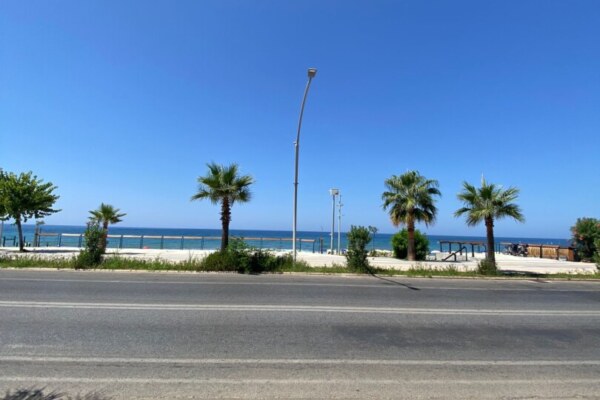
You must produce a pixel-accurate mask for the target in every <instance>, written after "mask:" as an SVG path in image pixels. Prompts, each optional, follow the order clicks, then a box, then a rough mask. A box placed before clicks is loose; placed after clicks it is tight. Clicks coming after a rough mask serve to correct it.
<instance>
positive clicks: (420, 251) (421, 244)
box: [392, 229, 429, 261]
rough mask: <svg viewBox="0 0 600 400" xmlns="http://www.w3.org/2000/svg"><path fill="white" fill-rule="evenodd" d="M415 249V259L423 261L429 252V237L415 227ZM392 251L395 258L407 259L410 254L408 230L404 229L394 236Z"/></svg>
mask: <svg viewBox="0 0 600 400" xmlns="http://www.w3.org/2000/svg"><path fill="white" fill-rule="evenodd" d="M414 241H415V243H414V249H415V260H416V261H423V260H425V258H427V254H429V239H427V236H426V235H425V234H424V233H422V232H421V231H419V230H418V229H415V232H414ZM392 251H393V254H394V258H398V259H401V260H405V259H406V258H407V256H408V231H407V230H406V229H402V230H401V231H400V232H398V233H396V234H395V235H394V236H392Z"/></svg>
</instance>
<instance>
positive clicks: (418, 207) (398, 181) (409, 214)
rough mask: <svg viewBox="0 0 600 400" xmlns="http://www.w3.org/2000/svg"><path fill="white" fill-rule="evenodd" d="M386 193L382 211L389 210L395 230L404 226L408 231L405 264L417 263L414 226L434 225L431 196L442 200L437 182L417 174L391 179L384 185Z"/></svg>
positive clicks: (434, 214) (433, 208)
mask: <svg viewBox="0 0 600 400" xmlns="http://www.w3.org/2000/svg"><path fill="white" fill-rule="evenodd" d="M385 186H386V188H387V191H385V192H383V195H382V196H381V198H382V200H383V209H384V210H387V209H389V213H390V219H391V220H392V223H393V224H394V226H398V225H400V224H404V225H406V229H407V231H408V249H407V250H408V260H409V261H414V260H415V259H416V252H415V222H424V223H425V225H429V224H431V223H433V222H434V221H435V216H436V214H437V208H436V207H435V204H434V203H435V199H434V196H441V195H442V194H441V192H440V191H439V189H438V186H439V184H438V181H436V180H434V179H426V178H425V177H424V176H422V175H421V174H419V172H418V171H408V172H406V173H404V174H402V175H400V176H396V175H392V177H391V178H389V179H387V180H386V181H385Z"/></svg>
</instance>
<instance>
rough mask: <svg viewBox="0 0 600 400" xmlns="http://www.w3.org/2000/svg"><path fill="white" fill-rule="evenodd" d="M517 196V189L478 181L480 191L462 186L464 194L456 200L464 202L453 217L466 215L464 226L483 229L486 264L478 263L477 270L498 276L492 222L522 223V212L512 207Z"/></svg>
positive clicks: (482, 179)
mask: <svg viewBox="0 0 600 400" xmlns="http://www.w3.org/2000/svg"><path fill="white" fill-rule="evenodd" d="M518 196H519V189H517V188H514V187H509V188H508V189H506V190H504V189H502V186H499V185H495V184H493V183H487V182H486V181H485V179H484V178H483V177H482V178H481V187H480V188H476V187H475V186H473V185H471V184H470V183H468V182H463V191H462V192H460V193H459V194H458V195H457V197H458V200H460V201H462V202H463V207H462V208H459V209H458V210H456V212H455V213H454V216H455V217H460V216H462V215H466V217H467V225H469V226H475V225H478V224H479V223H481V222H484V223H485V228H486V237H487V245H486V256H485V262H482V263H480V267H479V270H480V271H482V272H485V273H486V274H489V275H494V274H496V273H497V266H496V254H495V243H494V221H496V220H498V219H501V218H506V217H510V218H512V219H514V220H515V221H518V222H525V217H524V216H523V214H522V213H521V208H520V207H519V206H518V205H517V204H515V203H514V201H515V200H516V199H517V197H518Z"/></svg>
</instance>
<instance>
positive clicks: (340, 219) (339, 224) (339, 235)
mask: <svg viewBox="0 0 600 400" xmlns="http://www.w3.org/2000/svg"><path fill="white" fill-rule="evenodd" d="M342 206H343V204H342V194H341V193H340V197H339V198H338V248H337V251H338V255H340V254H342Z"/></svg>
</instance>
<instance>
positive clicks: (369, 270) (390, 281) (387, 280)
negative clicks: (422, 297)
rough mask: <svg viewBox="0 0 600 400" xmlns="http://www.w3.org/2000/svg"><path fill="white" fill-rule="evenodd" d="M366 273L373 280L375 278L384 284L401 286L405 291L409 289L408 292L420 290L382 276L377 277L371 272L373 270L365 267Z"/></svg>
mask: <svg viewBox="0 0 600 400" xmlns="http://www.w3.org/2000/svg"><path fill="white" fill-rule="evenodd" d="M367 272H368V273H369V275H371V276H372V277H373V278H377V279H379V280H382V281H385V282H389V283H392V284H394V285H397V286H403V287H405V288H407V289H410V290H421V289H419V288H417V287H414V286H411V285H407V284H406V283H402V282H398V281H395V280H393V279H389V278H384V277H382V276H379V275H377V274H375V272H373V270H372V269H371V268H368V267H367Z"/></svg>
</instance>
